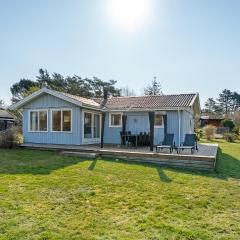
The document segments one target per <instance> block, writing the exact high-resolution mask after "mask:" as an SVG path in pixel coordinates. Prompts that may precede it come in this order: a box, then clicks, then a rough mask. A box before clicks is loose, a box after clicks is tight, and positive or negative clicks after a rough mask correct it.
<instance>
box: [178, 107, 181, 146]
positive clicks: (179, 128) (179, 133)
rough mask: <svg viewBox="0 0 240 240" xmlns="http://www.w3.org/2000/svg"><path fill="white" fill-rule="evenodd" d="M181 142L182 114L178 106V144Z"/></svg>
mask: <svg viewBox="0 0 240 240" xmlns="http://www.w3.org/2000/svg"><path fill="white" fill-rule="evenodd" d="M180 144H181V115H180V109H179V108H178V145H179V146H180Z"/></svg>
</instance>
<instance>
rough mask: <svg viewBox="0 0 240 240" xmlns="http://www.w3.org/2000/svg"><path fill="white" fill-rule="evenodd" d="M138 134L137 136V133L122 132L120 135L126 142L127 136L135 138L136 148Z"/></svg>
mask: <svg viewBox="0 0 240 240" xmlns="http://www.w3.org/2000/svg"><path fill="white" fill-rule="evenodd" d="M138 136H139V134H123V135H122V137H123V138H124V139H125V143H126V139H127V137H134V138H135V148H137V140H138Z"/></svg>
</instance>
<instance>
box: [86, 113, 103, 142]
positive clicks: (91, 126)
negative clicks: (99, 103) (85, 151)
mask: <svg viewBox="0 0 240 240" xmlns="http://www.w3.org/2000/svg"><path fill="white" fill-rule="evenodd" d="M100 126H101V115H100V114H99V113H94V112H83V143H85V144H92V143H100V141H101V128H100Z"/></svg>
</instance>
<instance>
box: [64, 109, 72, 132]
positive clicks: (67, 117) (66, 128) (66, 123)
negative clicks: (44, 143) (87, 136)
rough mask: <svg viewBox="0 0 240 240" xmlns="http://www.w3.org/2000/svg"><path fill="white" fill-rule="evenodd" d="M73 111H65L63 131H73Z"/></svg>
mask: <svg viewBox="0 0 240 240" xmlns="http://www.w3.org/2000/svg"><path fill="white" fill-rule="evenodd" d="M71 121H72V119H71V111H69V110H66V111H63V131H68V132H70V131H71Z"/></svg>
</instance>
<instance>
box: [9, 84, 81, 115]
mask: <svg viewBox="0 0 240 240" xmlns="http://www.w3.org/2000/svg"><path fill="white" fill-rule="evenodd" d="M44 93H48V94H50V95H52V96H54V97H57V98H60V99H63V100H65V101H67V102H70V103H72V104H75V105H78V106H82V105H83V104H82V102H81V101H78V100H75V99H73V98H71V97H68V96H66V95H64V94H62V93H60V92H57V91H53V90H50V89H47V88H42V89H40V90H38V91H36V92H34V93H33V94H31V95H29V96H27V97H25V98H24V99H22V100H21V101H19V102H17V103H15V104H13V105H11V106H10V107H9V109H10V110H16V109H18V108H21V107H22V106H23V105H25V104H27V103H28V102H30V101H32V100H33V99H35V98H37V97H39V96H41V95H43V94H44Z"/></svg>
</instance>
